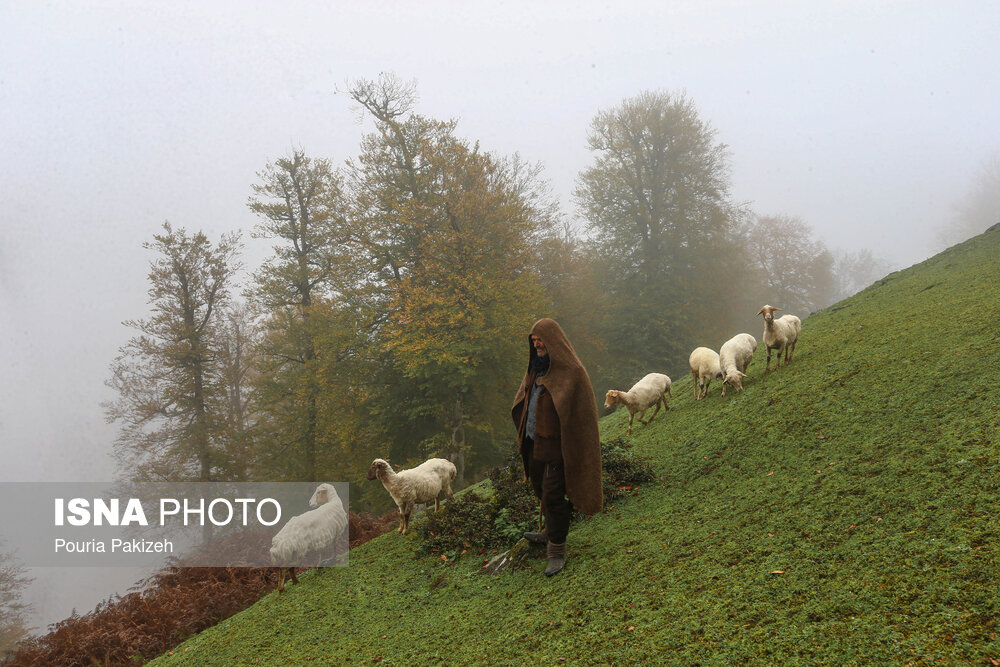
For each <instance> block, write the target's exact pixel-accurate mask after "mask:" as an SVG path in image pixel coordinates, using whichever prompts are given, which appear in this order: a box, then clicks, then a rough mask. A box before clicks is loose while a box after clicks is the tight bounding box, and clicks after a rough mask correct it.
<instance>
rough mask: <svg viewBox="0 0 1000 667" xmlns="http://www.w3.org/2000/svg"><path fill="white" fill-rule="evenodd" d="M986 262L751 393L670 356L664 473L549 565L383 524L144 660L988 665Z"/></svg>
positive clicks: (907, 289)
mask: <svg viewBox="0 0 1000 667" xmlns="http://www.w3.org/2000/svg"><path fill="white" fill-rule="evenodd" d="M997 257H1000V231H991V232H987V233H986V234H984V235H982V236H979V237H977V238H974V239H972V240H970V241H968V242H966V243H964V244H961V245H959V246H955V247H954V248H951V249H950V250H948V251H946V252H944V253H941V254H940V255H937V256H936V257H934V258H932V259H930V260H928V261H926V262H923V263H922V264H919V265H916V266H914V267H911V268H910V269H907V270H905V271H900V272H897V273H894V274H892V275H890V276H888V277H886V278H885V279H883V280H881V281H879V282H878V283H877V284H875V285H872V286H871V287H869V288H868V289H866V290H865V291H863V292H861V293H859V294H857V295H855V296H854V297H852V298H850V299H848V300H845V301H843V302H841V303H839V304H837V305H836V306H833V307H831V308H829V309H827V310H825V311H823V312H820V313H817V314H816V315H814V316H812V317H809V318H808V319H806V320H804V322H803V331H802V337H801V339H800V343H799V347H798V351H797V355H796V357H795V360H794V361H793V362H792V363H791V365H790V366H788V367H787V368H786V367H783V368H782V369H781V370H780V371H777V372H772V373H770V374H769V375H767V376H765V375H764V373H763V369H764V354H763V349H762V347H763V346H762V345H761V346H760V347H759V348H758V350H757V355H756V357H755V359H754V362H753V364H752V365H751V367H750V370H749V377H748V378H747V380H746V382H745V387H746V389H745V391H744V392H743V393H742V394H729V395H727V397H726V398H721V397H720V395H719V391H720V388H719V385H718V383H717V382H716V383H713V384H712V388H711V390H710V394H709V397H708V399H706V400H704V401H701V402H698V403H696V402H694V401H693V400H692V397H691V384H690V376H689V375H688V373H687V369H686V368H677V369H664V370H667V372H668V373H669V374H670V375H671V377H673V378H674V380H675V384H674V398H673V400H672V401H671V407H672V409H671V410H670V412H668V413H667V414H666V415H665V416H664V415H663V414H662V413H661V415H659V416H658V417H657V418H656V420H655V421H654V422H653V423H652V424H651V425H649V426H642V425H637V426H636V428H635V430H634V432H633V433H634V435H633V438H632V441H633V442H634V443H635V451H636V452H637V453H640V454H644V455H648V456H652V457H653V458H654V460H655V464H656V467H657V469H658V470H659V472H660V474H661V481H660V483H658V484H647V485H645V486H643V487H642V488H641V489H640V490H639V493H638V495H636V496H633V497H632V498H630V499H629V501H628V502H627V503H622V504H620V505H619V506H616V507H613V508H611V509H610V510H609V511H608V512H605V513H603V514H600V515H597V516H594V517H592V518H591V519H590V520H587V521H581V522H578V523H577V524H576V525H575V526H574V528H573V530H572V531H571V533H570V542H569V550H570V552H569V553H570V560H569V562H568V564H567V568H566V570H565V571H564V572H563V573H561V574H559V575H558V576H556V577H554V578H553V579H546V578H545V577H544V576H542V574H541V572H540V571H539V570H535V571H532V570H519V571H514V572H511V573H507V574H504V575H502V576H499V577H496V578H489V577H485V576H482V575H480V574H478V570H479V568H480V566H481V564H482V559H481V558H479V557H475V556H465V557H463V558H461V559H460V560H459V561H458V562H457V563H455V564H451V565H446V564H444V563H442V561H441V560H440V559H436V558H433V557H430V556H427V555H424V554H423V553H422V552H420V551H419V550H418V542H419V540H420V538H419V537H418V536H417V535H416V534H415V533H411V534H409V535H407V536H406V537H405V538H402V537H400V536H398V535H396V534H395V533H392V534H389V535H386V536H384V537H382V538H379V539H376V540H373V541H371V542H369V543H367V544H365V545H364V546H363V547H361V548H358V549H355V550H353V551H352V552H351V564H350V567H348V568H346V569H342V570H327V571H323V572H311V573H307V574H306V575H305V576H304V577H302V583H301V584H300V585H299V586H292V587H291V588H290V589H289V591H288V592H287V593H285V594H284V595H278V594H272V595H269V596H268V597H266V598H265V599H263V600H262V601H261V602H259V603H258V604H256V605H255V606H253V607H251V608H250V609H247V610H246V611H244V612H243V613H241V614H238V615H237V616H234V617H232V618H230V619H228V620H226V621H223V622H222V623H220V624H219V625H218V626H216V627H214V628H211V629H210V630H207V631H205V632H203V633H201V634H200V635H198V636H196V637H194V638H192V639H191V640H189V641H188V642H187V643H185V644H183V645H181V646H179V647H177V648H176V649H174V651H173V652H172V654H167V655H164V656H161V658H159V659H158V660H157V661H155V663H154V664H158V665H160V664H168V665H169V664H174V663H183V664H218V665H230V664H236V663H240V664H246V663H251V664H252V663H255V662H258V661H259V663H260V664H286V663H304V662H306V661H316V662H320V663H323V664H326V663H336V664H342V663H349V664H362V663H369V664H371V663H374V662H379V661H384V662H391V663H396V664H437V663H442V664H483V663H487V662H488V663H500V664H515V663H521V662H524V661H528V662H530V663H532V664H538V663H556V662H560V661H562V660H563V659H565V660H566V661H567V662H569V663H588V664H589V663H616V664H626V663H627V664H632V663H640V662H641V663H646V662H657V663H662V662H668V663H671V664H679V665H697V664H720V665H723V664H724V665H731V664H760V665H773V664H782V665H788V664H796V663H801V664H810V665H811V664H837V665H845V664H858V665H870V664H898V665H903V664H930V663H942V662H943V663H947V664H955V663H959V662H962V663H969V664H978V665H988V664H991V663H992V664H996V663H995V662H993V661H994V660H1000V641H998V639H997V632H998V627H997V624H998V619H1000V598H998V595H997V591H998V590H1000V542H998V534H1000V526H998V523H997V520H998V516H997V515H998V499H1000V493H998V491H1000V465H998V455H1000V452H998V445H1000V442H998V422H1000V414H998V407H1000V398H998V395H997V392H996V391H995V385H996V383H997V381H998V378H1000V355H998V353H997V352H998V342H1000V302H998V296H1000V261H998V260H996V259H995V258H997ZM759 305H760V304H748V305H747V307H748V308H752V309H753V310H756V309H757V307H759ZM762 328H763V327H762V326H761V329H762ZM751 333H753V334H754V335H755V336H756V337H757V338H758V339H760V331H759V330H755V331H752V332H751ZM706 343H709V344H712V345H713V346H714V347H716V348H717V347H718V345H719V344H720V343H721V341H706ZM651 370H661V369H651ZM512 391H513V388H512ZM626 422H627V415H626V414H625V413H624V411H619V412H618V413H615V414H614V415H611V416H610V417H607V418H605V419H604V420H603V421H602V436H603V437H605V438H610V437H619V436H623V435H624V430H625V428H624V427H625V423H626ZM533 563H534V564H535V565H536V566H539V565H542V564H543V561H542V560H541V558H538V559H537V560H535V561H533Z"/></svg>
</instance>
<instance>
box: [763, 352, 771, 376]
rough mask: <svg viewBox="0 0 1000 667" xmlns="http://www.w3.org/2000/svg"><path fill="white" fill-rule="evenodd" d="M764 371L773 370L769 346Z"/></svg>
mask: <svg viewBox="0 0 1000 667" xmlns="http://www.w3.org/2000/svg"><path fill="white" fill-rule="evenodd" d="M764 372H765V373H770V372H771V348H767V366H765V367H764Z"/></svg>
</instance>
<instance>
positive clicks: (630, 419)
mask: <svg viewBox="0 0 1000 667" xmlns="http://www.w3.org/2000/svg"><path fill="white" fill-rule="evenodd" d="M634 417H635V413H634V412H630V413H628V431H626V432H625V435H632V419H633V418H634ZM639 421H642V419H641V418H640V419H639Z"/></svg>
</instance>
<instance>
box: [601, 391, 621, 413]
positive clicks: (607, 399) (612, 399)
mask: <svg viewBox="0 0 1000 667" xmlns="http://www.w3.org/2000/svg"><path fill="white" fill-rule="evenodd" d="M620 395H621V392H620V391H616V390H614V389H611V390H609V391H608V393H607V394H605V396H604V407H606V408H613V407H615V406H616V405H618V403H620V402H621V401H620V400H619V398H618V397H619V396H620Z"/></svg>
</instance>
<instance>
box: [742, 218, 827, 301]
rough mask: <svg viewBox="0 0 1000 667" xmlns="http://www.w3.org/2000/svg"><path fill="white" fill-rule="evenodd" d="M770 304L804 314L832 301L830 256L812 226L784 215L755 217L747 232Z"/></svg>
mask: <svg viewBox="0 0 1000 667" xmlns="http://www.w3.org/2000/svg"><path fill="white" fill-rule="evenodd" d="M747 247H748V250H749V252H750V257H751V259H752V260H753V261H754V262H755V263H756V264H757V266H758V267H759V269H760V271H761V275H762V279H763V280H764V283H765V284H766V286H767V291H768V296H767V297H766V298H767V299H768V301H769V303H771V305H774V306H779V307H781V308H783V309H784V310H786V311H788V312H798V313H802V314H808V313H810V312H812V311H814V310H818V309H820V308H823V307H825V306H828V305H829V304H830V303H832V301H833V297H834V284H833V256H832V255H831V254H830V251H829V250H827V248H826V245H825V244H824V243H823V242H822V241H819V240H814V239H813V233H812V229H810V228H809V226H808V225H806V224H805V223H804V222H802V221H801V220H800V219H798V218H793V217H790V216H786V215H776V216H766V217H759V218H757V220H756V222H755V223H753V224H751V226H750V229H749V233H748V234H747Z"/></svg>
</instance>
